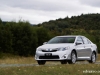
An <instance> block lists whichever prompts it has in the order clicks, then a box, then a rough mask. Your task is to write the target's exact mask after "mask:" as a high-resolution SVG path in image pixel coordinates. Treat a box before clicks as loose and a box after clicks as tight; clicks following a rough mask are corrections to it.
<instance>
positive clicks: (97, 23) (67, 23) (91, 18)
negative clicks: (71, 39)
mask: <svg viewBox="0 0 100 75" xmlns="http://www.w3.org/2000/svg"><path fill="white" fill-rule="evenodd" d="M39 25H42V26H43V27H45V28H48V29H49V30H54V29H58V30H60V29H66V28H70V29H71V28H72V29H84V30H99V29H100V14H82V15H80V16H72V17H71V18H68V17H66V18H64V19H61V18H60V19H57V20H51V21H49V22H44V23H42V24H39Z"/></svg>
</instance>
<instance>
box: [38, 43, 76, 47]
mask: <svg viewBox="0 0 100 75" xmlns="http://www.w3.org/2000/svg"><path fill="white" fill-rule="evenodd" d="M73 45H74V44H45V45H42V46H39V47H38V48H61V47H70V46H73Z"/></svg>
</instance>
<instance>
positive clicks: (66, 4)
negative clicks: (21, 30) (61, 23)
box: [0, 0, 100, 24]
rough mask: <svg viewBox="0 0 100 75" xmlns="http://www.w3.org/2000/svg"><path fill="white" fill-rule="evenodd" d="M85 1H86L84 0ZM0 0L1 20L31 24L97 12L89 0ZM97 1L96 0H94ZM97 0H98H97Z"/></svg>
mask: <svg viewBox="0 0 100 75" xmlns="http://www.w3.org/2000/svg"><path fill="white" fill-rule="evenodd" d="M85 1H87V2H85ZM85 1H84V0H62V1H61V0H0V18H1V19H2V20H3V21H12V20H15V21H18V20H19V19H23V20H27V21H29V22H30V23H32V24H38V23H42V22H44V21H49V20H54V19H58V18H64V17H66V16H69V17H71V16H74V15H80V14H82V13H83V14H84V13H99V12H100V11H99V10H100V8H99V7H95V6H94V5H95V4H96V3H94V5H93V6H92V3H93V2H92V1H91V3H89V1H90V0H85ZM95 1H97V0H95ZM97 2H98V1H97Z"/></svg>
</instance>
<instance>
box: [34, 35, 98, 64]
mask: <svg viewBox="0 0 100 75" xmlns="http://www.w3.org/2000/svg"><path fill="white" fill-rule="evenodd" d="M96 58H97V46H96V44H94V43H93V42H91V41H90V40H89V39H88V38H86V37H85V36H81V35H77V36H75V35H67V36H56V37H54V38H52V39H51V40H49V41H48V42H45V43H44V44H43V45H42V46H39V47H38V48H37V49H36V54H35V60H37V62H38V64H39V65H44V64H45V63H46V61H60V62H61V64H66V63H67V62H68V63H69V64H75V62H76V61H79V60H87V61H88V62H89V63H95V61H96Z"/></svg>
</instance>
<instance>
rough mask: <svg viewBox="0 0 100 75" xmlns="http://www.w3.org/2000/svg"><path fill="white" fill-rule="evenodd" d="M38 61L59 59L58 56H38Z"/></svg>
mask: <svg viewBox="0 0 100 75" xmlns="http://www.w3.org/2000/svg"><path fill="white" fill-rule="evenodd" d="M39 59H59V56H58V55H55V56H40V57H39Z"/></svg>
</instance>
